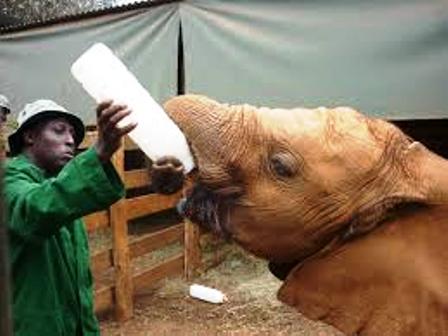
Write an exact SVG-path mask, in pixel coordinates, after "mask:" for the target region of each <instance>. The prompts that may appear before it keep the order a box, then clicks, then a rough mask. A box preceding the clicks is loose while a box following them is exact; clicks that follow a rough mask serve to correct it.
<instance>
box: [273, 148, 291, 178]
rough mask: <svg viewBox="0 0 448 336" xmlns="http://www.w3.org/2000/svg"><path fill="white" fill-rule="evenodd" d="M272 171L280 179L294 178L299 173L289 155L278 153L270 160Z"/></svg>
mask: <svg viewBox="0 0 448 336" xmlns="http://www.w3.org/2000/svg"><path fill="white" fill-rule="evenodd" d="M269 164H270V169H271V170H272V171H273V172H274V173H275V174H276V175H278V176H280V177H293V176H294V175H295V174H296V173H297V164H296V162H295V160H294V158H293V157H292V155H290V154H288V153H277V154H274V155H272V156H271V158H270V163H269Z"/></svg>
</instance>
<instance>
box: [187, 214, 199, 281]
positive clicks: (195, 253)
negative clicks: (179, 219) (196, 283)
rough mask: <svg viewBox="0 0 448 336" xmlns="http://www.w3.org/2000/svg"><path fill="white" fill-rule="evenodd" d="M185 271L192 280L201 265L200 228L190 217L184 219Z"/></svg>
mask: <svg viewBox="0 0 448 336" xmlns="http://www.w3.org/2000/svg"><path fill="white" fill-rule="evenodd" d="M184 226H185V236H184V246H185V247H184V249H185V251H184V273H185V278H186V279H187V280H190V279H191V278H193V277H194V276H195V274H196V270H197V269H198V268H199V266H200V265H201V246H200V241H199V239H200V235H201V233H200V230H199V226H198V225H197V224H194V223H192V222H191V221H189V220H188V219H185V220H184Z"/></svg>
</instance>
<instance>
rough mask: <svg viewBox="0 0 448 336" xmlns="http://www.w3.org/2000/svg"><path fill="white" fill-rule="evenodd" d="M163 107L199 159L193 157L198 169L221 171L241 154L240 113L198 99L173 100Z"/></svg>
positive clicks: (180, 97) (238, 110) (241, 125)
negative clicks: (208, 168)
mask: <svg viewBox="0 0 448 336" xmlns="http://www.w3.org/2000/svg"><path fill="white" fill-rule="evenodd" d="M164 107H165V110H166V112H167V113H168V114H169V115H170V117H171V118H172V119H173V120H174V122H175V123H176V124H177V125H178V126H179V127H180V129H181V130H182V132H183V133H184V134H185V136H186V137H187V139H188V142H189V143H190V146H191V147H192V150H193V153H194V154H196V155H200V156H196V160H198V162H197V163H198V165H199V167H207V166H208V165H209V164H210V163H213V165H214V167H213V169H223V168H224V167H226V166H228V165H229V162H232V160H233V159H234V158H236V157H238V156H239V155H240V154H241V150H244V148H243V147H245V146H244V145H243V144H244V143H245V141H243V137H244V136H245V134H247V132H246V127H245V125H244V124H245V121H244V119H245V118H244V113H242V109H238V107H229V106H228V105H225V104H220V103H218V102H216V101H214V100H211V99H209V98H206V97H204V96H199V95H185V96H179V97H175V98H173V99H171V100H169V101H168V102H167V103H166V104H165V106H164ZM245 140H246V139H245ZM246 143H247V141H246Z"/></svg>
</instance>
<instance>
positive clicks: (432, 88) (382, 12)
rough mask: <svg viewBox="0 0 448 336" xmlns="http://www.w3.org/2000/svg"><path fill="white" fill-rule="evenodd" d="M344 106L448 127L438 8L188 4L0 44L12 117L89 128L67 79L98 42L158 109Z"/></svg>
mask: <svg viewBox="0 0 448 336" xmlns="http://www.w3.org/2000/svg"><path fill="white" fill-rule="evenodd" d="M180 26H182V41H183V50H184V60H185V64H184V71H185V91H186V92H194V93H202V94H206V95H209V96H211V97H213V98H216V99H218V100H220V101H223V102H229V103H242V102H244V103H250V104H254V105H264V106H275V107H292V106H306V107H315V106H336V105H349V106H352V107H355V108H357V109H360V110H362V111H364V112H365V113H367V114H370V115H374V116H380V117H386V118H391V119H431V118H447V117H448V2H447V1H446V0H387V1H386V0H375V1H367V0H358V1H354V0H342V1H332V0H315V1H309V0H308V1H305V0H302V1H298V0H289V1H286V0H278V1H268V0H190V1H180V2H177V3H171V4H166V5H161V6H157V7H150V8H147V9H139V10H132V11H127V12H124V13H120V14H109V15H107V16H101V17H98V18H90V19H85V20H82V21H77V22H71V23H61V24H57V25H52V26H49V27H43V28H38V29H31V30H27V31H23V32H19V33H10V34H4V35H2V36H0V92H3V93H4V94H7V95H8V96H10V97H12V100H13V104H14V108H15V109H18V108H20V107H21V106H23V104H25V103H26V102H28V101H29V100H31V99H36V98H42V97H47V98H53V99H56V100H58V101H59V102H61V103H62V104H65V105H67V107H69V108H71V109H72V110H74V111H77V112H78V111H79V113H80V114H81V115H82V116H83V117H84V118H85V119H86V120H88V121H89V122H91V121H93V118H94V115H93V114H92V107H93V105H94V104H93V102H92V100H91V99H90V98H89V97H88V96H87V95H86V94H85V93H84V91H83V90H82V89H81V87H80V86H79V84H77V83H76V82H75V81H74V80H73V79H72V78H71V75H70V73H69V68H70V64H71V62H73V61H74V60H75V58H76V57H77V56H78V55H79V54H81V53H82V51H83V50H84V49H86V48H87V47H88V46H90V45H91V44H92V43H93V42H97V41H98V42H104V43H106V44H107V45H109V46H110V47H111V48H112V49H114V51H116V52H117V53H118V55H119V56H120V57H122V59H123V60H124V62H125V63H126V64H127V65H128V66H129V68H130V69H131V71H133V72H134V74H135V75H136V76H137V77H138V78H139V79H140V81H141V82H142V84H143V85H144V86H145V87H146V88H147V89H149V91H150V92H151V94H152V95H153V96H154V97H155V98H156V99H157V100H158V101H159V102H163V101H164V100H165V99H166V98H168V97H170V96H172V95H175V94H176V93H177V71H178V63H177V62H178V55H177V54H178V48H177V46H178V33H179V28H180Z"/></svg>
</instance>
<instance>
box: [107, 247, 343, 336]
mask: <svg viewBox="0 0 448 336" xmlns="http://www.w3.org/2000/svg"><path fill="white" fill-rule="evenodd" d="M192 283H197V284H201V285H205V286H210V287H213V288H217V289H219V290H221V291H222V292H224V293H225V294H226V296H227V298H228V301H227V302H225V303H223V304H212V303H208V302H203V301H199V300H197V299H193V298H191V297H189V295H188V289H189V285H191V284H192ZM280 285H281V282H280V281H278V280H277V279H276V278H274V277H273V276H272V275H271V274H270V273H269V271H268V270H267V267H266V263H265V262H264V261H262V260H259V259H257V258H255V257H253V256H251V255H248V254H247V253H245V252H244V251H242V250H241V249H239V248H237V247H235V246H231V247H230V250H229V252H228V253H226V256H225V258H224V261H223V262H222V263H221V264H219V265H218V266H217V267H215V268H212V269H210V270H208V271H207V272H204V273H203V274H200V275H199V276H198V277H197V278H195V279H194V280H193V281H191V282H187V281H185V280H183V279H181V278H175V279H170V280H165V281H163V282H161V283H160V285H159V286H158V287H157V288H153V289H151V290H147V291H146V292H143V293H139V296H138V298H137V300H136V303H135V314H134V318H132V319H131V320H130V321H127V322H126V323H124V324H122V325H118V323H116V322H114V321H113V319H112V318H110V317H103V319H102V320H101V330H102V335H105V336H109V335H110V336H112V335H114V336H115V335H117V336H118V335H120V336H122V335H123V336H144V335H145V336H146V335H147V336H150V335H157V336H163V335H169V336H180V335H182V336H183V335H186V336H190V335H191V336H202V335H204V336H212V335H228V336H230V335H232V336H243V335H244V336H246V335H248V336H249V335H254V336H255V335H257V336H259V335H260V336H264V335H266V336H267V335H273V336H280V335H288V336H289V335H297V336H299V335H300V336H305V335H307V336H341V335H342V334H341V333H339V332H337V331H336V330H334V329H333V328H331V327H329V326H327V325H324V324H323V323H316V322H313V321H310V320H308V319H306V318H304V317H303V316H301V315H300V314H299V313H297V312H296V311H295V310H294V309H292V308H290V307H288V306H285V305H283V304H282V303H281V302H279V301H278V300H277V298H276V292H277V289H278V288H279V286H280Z"/></svg>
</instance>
